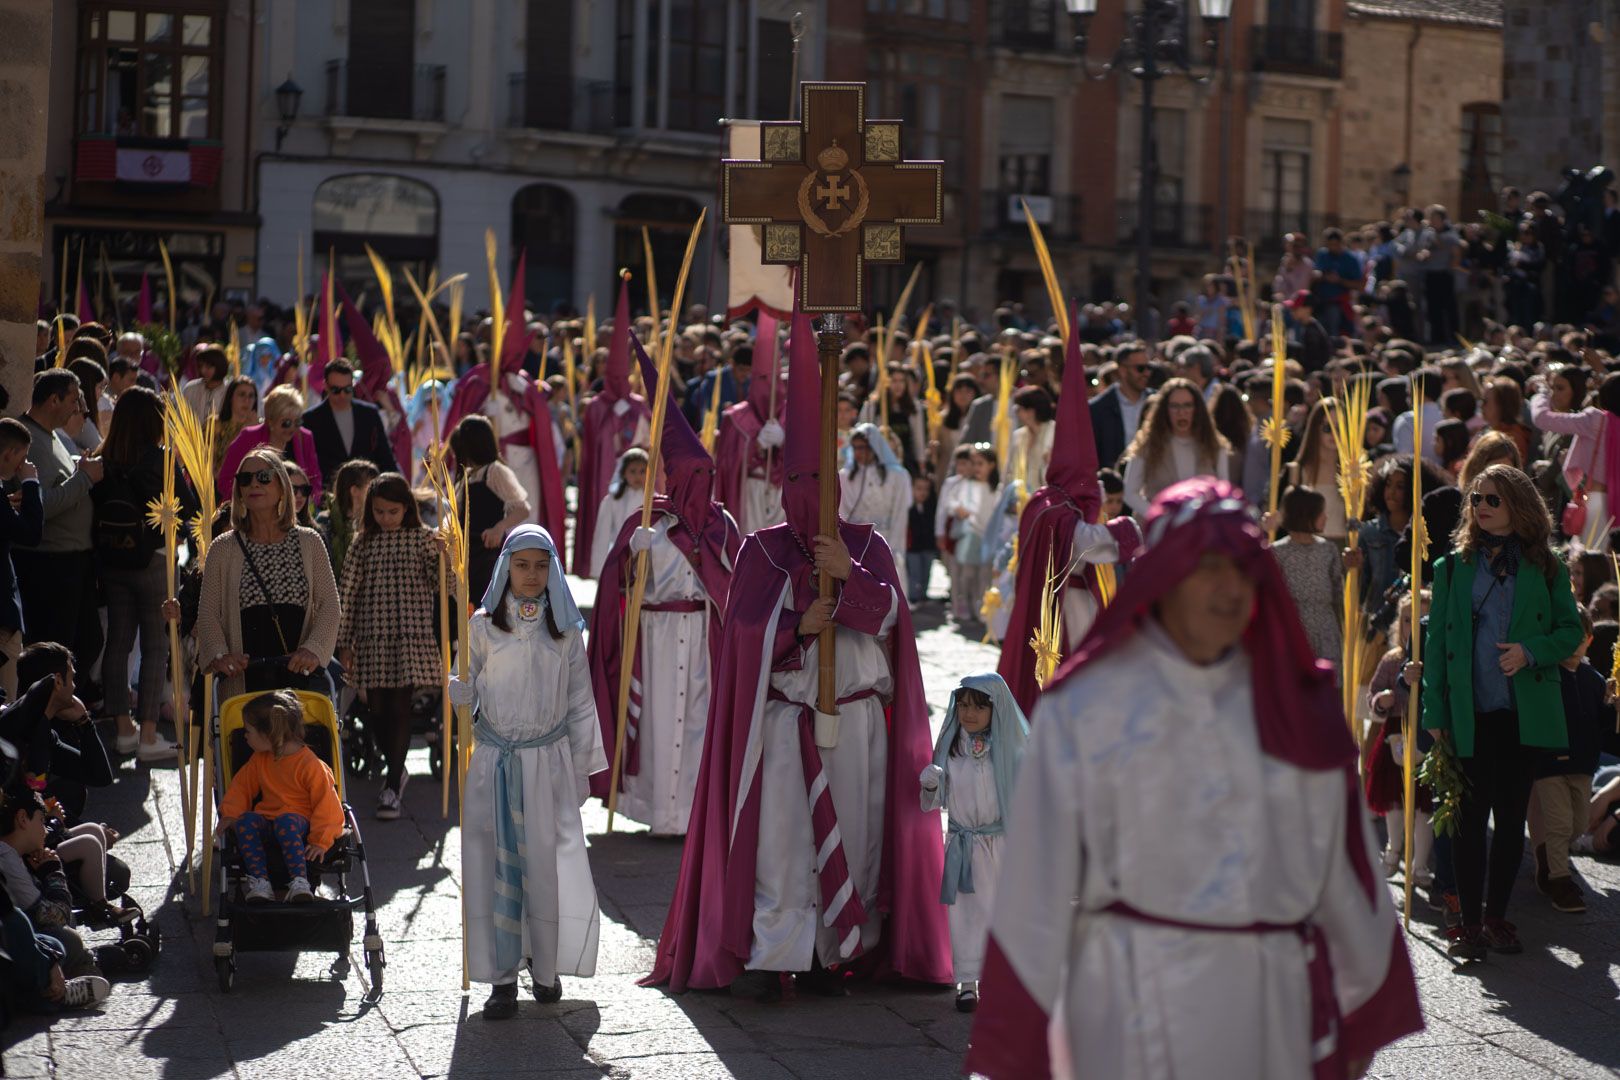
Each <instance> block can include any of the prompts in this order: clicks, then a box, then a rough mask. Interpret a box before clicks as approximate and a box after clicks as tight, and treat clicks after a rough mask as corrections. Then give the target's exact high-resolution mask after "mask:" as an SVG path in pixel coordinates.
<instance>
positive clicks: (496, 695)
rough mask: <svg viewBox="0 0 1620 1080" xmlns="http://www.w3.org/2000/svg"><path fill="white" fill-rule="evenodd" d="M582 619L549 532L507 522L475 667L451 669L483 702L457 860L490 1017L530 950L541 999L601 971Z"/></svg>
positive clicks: (474, 630)
mask: <svg viewBox="0 0 1620 1080" xmlns="http://www.w3.org/2000/svg"><path fill="white" fill-rule="evenodd" d="M539 555H543V556H544V558H543V559H542V558H537V556H539ZM542 563H543V564H544V565H543V566H542V565H541V564H542ZM584 628H585V620H584V619H583V618H582V617H581V616H580V614H579V609H578V608H577V607H576V606H575V605H574V600H573V597H572V596H571V595H569V592H568V586H567V584H566V583H565V582H564V580H563V568H562V556H561V555H560V554H559V553H558V551H557V548H556V545H555V544H554V543H553V542H552V539H551V537H550V535H549V534H547V532H546V531H545V530H544V529H542V528H541V527H540V526H538V525H520V526H518V527H517V528H516V529H514V530H512V532H511V533H510V534H509V535H508V536H507V538H506V543H505V545H504V546H503V547H502V548H501V554H500V559H499V561H498V562H497V563H496V565H495V572H494V576H493V577H492V578H491V580H490V584H489V591H488V592H486V593H485V594H484V604H483V607H482V608H481V609H480V610H479V611H478V612H477V614H475V615H474V616H473V618H472V622H471V624H470V626H469V631H468V642H467V654H468V669H469V673H468V678H467V681H466V682H462V681H461V680H460V679H459V678H457V679H452V680H451V681H450V696H451V700H452V701H454V702H455V703H456V704H458V705H469V704H474V703H476V705H477V720H476V722H475V724H474V727H473V737H474V742H475V748H474V750H473V756H472V764H471V766H470V768H469V769H468V772H467V788H466V795H465V801H464V803H463V812H462V815H463V816H462V821H461V865H462V883H463V886H462V887H463V893H462V895H463V904H464V911H465V914H466V934H467V965H468V970H469V974H470V976H471V978H472V979H473V980H475V981H477V982H488V983H493V984H494V991H493V992H492V993H491V994H490V997H489V1000H488V1001H486V1002H485V1003H484V1016H485V1017H486V1018H487V1019H506V1018H508V1017H511V1016H512V1015H514V1014H515V1013H516V1011H517V977H518V972H519V970H520V968H522V967H523V966H525V964H526V965H527V966H528V968H529V973H530V976H531V977H532V979H533V981H534V995H535V998H536V999H537V1000H538V1001H541V1002H554V1001H557V1000H559V999H560V998H561V997H562V979H561V975H563V974H564V973H566V974H569V975H584V976H589V975H593V974H595V972H596V948H597V937H598V933H599V911H598V907H597V899H596V886H595V883H594V881H593V880H592V878H591V867H590V861H589V859H588V858H587V855H586V845H585V831H584V827H583V825H582V823H581V821H580V816H579V808H580V806H581V805H582V804H583V803H584V801H585V799H586V797H587V796H588V795H589V790H590V789H589V785H588V783H587V777H588V776H590V775H591V774H593V773H597V772H600V771H602V770H604V769H606V768H607V756H606V755H605V754H604V753H603V750H602V735H601V728H600V726H599V724H598V722H597V717H596V701H595V698H594V696H593V695H592V692H591V677H590V670H589V668H588V666H587V664H586V659H585V645H584V640H583V638H582V637H581V632H582V631H583V630H584Z"/></svg>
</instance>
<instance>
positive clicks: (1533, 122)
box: [1502, 0, 1620, 191]
mask: <svg viewBox="0 0 1620 1080" xmlns="http://www.w3.org/2000/svg"><path fill="white" fill-rule="evenodd" d="M1604 7H1605V5H1604V4H1603V3H1602V2H1600V0H1504V3H1503V5H1502V8H1503V10H1502V20H1503V23H1504V25H1505V37H1504V40H1505V45H1506V53H1505V55H1504V57H1503V63H1502V158H1503V168H1504V171H1505V172H1506V174H1507V175H1506V182H1507V183H1510V184H1516V185H1518V186H1519V187H1521V188H1524V189H1526V190H1529V189H1531V188H1542V189H1545V190H1547V191H1552V190H1554V189H1555V188H1556V187H1557V186H1558V183H1559V178H1558V174H1559V172H1560V170H1562V169H1564V168H1566V167H1575V168H1582V169H1585V168H1590V167H1591V166H1593V165H1597V164H1600V163H1601V164H1608V165H1610V166H1611V167H1612V166H1614V165H1615V162H1614V161H1613V160H1612V157H1613V154H1614V151H1615V150H1616V146H1615V143H1614V141H1613V138H1612V136H1611V138H1610V139H1607V140H1606V139H1605V138H1604V135H1605V127H1606V126H1612V125H1606V124H1605V112H1606V111H1608V110H1612V109H1615V108H1617V107H1620V106H1617V105H1616V104H1615V103H1610V105H1609V106H1608V107H1607V110H1606V107H1605V103H1604V97H1605V94H1604V88H1605V86H1606V85H1610V84H1612V83H1613V81H1614V74H1615V70H1614V69H1615V68H1616V66H1617V62H1620V41H1617V40H1616V33H1615V31H1616V29H1620V28H1617V27H1614V26H1610V27H1609V28H1608V32H1607V33H1605V32H1604V30H1603V19H1604V13H1603V8H1604ZM1605 158H1609V159H1610V160H1605Z"/></svg>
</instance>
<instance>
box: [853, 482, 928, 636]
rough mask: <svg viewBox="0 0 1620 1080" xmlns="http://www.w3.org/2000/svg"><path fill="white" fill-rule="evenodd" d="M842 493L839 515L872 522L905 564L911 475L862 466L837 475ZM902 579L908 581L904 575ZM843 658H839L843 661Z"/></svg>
mask: <svg viewBox="0 0 1620 1080" xmlns="http://www.w3.org/2000/svg"><path fill="white" fill-rule="evenodd" d="M838 482H839V484H840V486H841V487H842V492H841V494H840V496H839V499H838V516H839V517H841V518H843V519H844V520H845V521H849V522H853V523H856V524H863V525H871V526H873V527H875V528H876V529H877V531H878V535H879V536H881V537H883V539H884V541H886V542H887V543H888V545H889V552H890V553H891V554H892V555H893V556H894V561H895V565H897V566H901V567H903V566H905V562H906V533H907V532H908V530H909V526H910V522H911V518H910V514H911V474H909V473H907V472H906V470H905V469H902V468H900V467H899V466H890V467H888V468H886V469H884V470H882V472H881V473H880V472H879V471H878V466H876V465H861V466H857V467H856V469H855V475H854V476H850V475H849V473H848V472H847V471H845V472H844V473H843V474H842V475H840V476H839V477H838ZM900 579H901V581H902V582H904V581H905V575H904V574H901V575H900ZM841 662H842V660H841V659H840V663H841Z"/></svg>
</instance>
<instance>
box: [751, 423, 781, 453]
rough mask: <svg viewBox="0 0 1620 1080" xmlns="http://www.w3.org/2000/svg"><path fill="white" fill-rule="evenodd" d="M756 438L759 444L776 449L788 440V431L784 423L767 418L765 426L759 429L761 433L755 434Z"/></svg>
mask: <svg viewBox="0 0 1620 1080" xmlns="http://www.w3.org/2000/svg"><path fill="white" fill-rule="evenodd" d="M755 440H756V441H757V442H758V443H759V445H761V446H763V447H766V448H767V449H770V450H774V449H776V448H777V447H778V446H781V445H782V443H783V442H785V441H786V440H787V432H785V431H783V430H782V425H781V424H778V423H777V422H776V421H775V420H767V421H765V426H764V427H762V428H760V429H759V434H758V435H756V436H755Z"/></svg>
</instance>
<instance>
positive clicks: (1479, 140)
mask: <svg viewBox="0 0 1620 1080" xmlns="http://www.w3.org/2000/svg"><path fill="white" fill-rule="evenodd" d="M1457 149H1458V152H1459V155H1460V157H1461V161H1460V162H1459V166H1460V175H1461V177H1462V182H1461V184H1460V185H1459V190H1458V196H1457V202H1458V204H1459V205H1458V208H1457V215H1458V216H1457V220H1458V221H1473V220H1474V219H1475V218H1476V217H1478V216H1479V211H1481V210H1494V209H1496V189H1497V185H1498V184H1499V183H1500V182H1501V179H1502V106H1501V105H1500V104H1498V103H1497V102H1494V101H1477V102H1474V103H1472V104H1469V105H1464V106H1463V109H1462V135H1461V138H1459V139H1458V140H1457Z"/></svg>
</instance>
